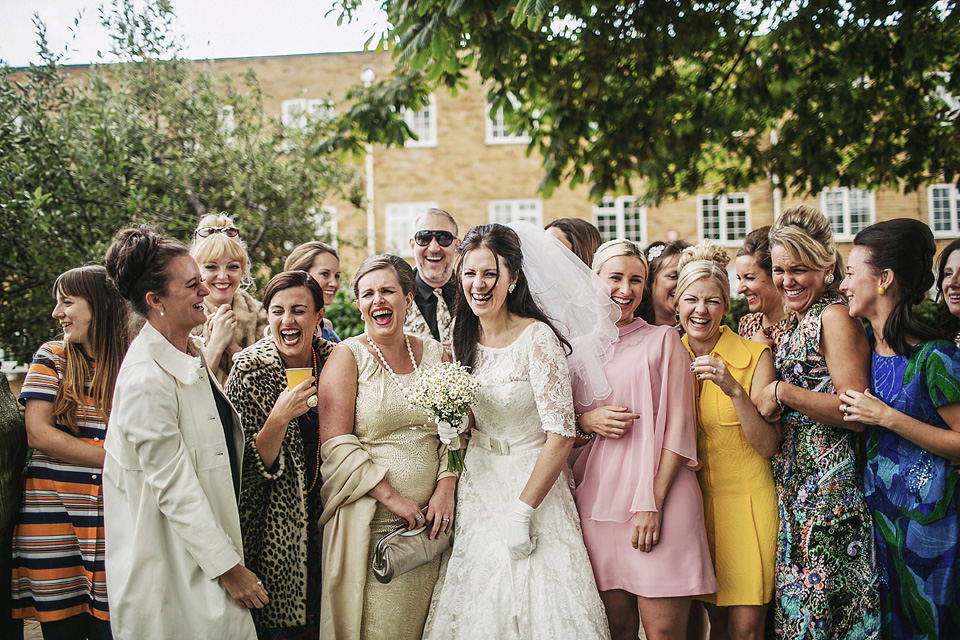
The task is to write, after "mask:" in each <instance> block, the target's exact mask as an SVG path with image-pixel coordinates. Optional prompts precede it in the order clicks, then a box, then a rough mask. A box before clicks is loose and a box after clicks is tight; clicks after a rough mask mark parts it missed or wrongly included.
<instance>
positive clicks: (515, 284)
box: [507, 282, 517, 293]
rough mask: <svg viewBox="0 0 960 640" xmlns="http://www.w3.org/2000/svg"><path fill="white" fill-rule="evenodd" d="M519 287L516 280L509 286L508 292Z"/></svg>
mask: <svg viewBox="0 0 960 640" xmlns="http://www.w3.org/2000/svg"><path fill="white" fill-rule="evenodd" d="M516 289H517V283H516V282H514V283H513V284H511V285H510V286H509V287H507V293H513V292H514V291H516Z"/></svg>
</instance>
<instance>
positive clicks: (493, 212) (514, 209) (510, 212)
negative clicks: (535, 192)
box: [487, 198, 543, 227]
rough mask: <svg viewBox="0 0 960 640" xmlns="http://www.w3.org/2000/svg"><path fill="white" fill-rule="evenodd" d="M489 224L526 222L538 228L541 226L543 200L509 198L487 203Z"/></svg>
mask: <svg viewBox="0 0 960 640" xmlns="http://www.w3.org/2000/svg"><path fill="white" fill-rule="evenodd" d="M487 219H488V221H489V222H491V223H493V222H498V223H500V224H509V223H511V222H515V221H517V220H526V221H528V222H531V223H533V224H535V225H537V226H538V227H542V226H543V200H541V199H540V198H511V199H503V200H490V201H488V202H487Z"/></svg>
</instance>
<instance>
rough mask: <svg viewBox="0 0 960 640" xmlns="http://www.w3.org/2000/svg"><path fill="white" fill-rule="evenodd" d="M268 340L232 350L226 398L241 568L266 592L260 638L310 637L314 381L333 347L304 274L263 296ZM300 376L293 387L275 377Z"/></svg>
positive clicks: (315, 505)
mask: <svg viewBox="0 0 960 640" xmlns="http://www.w3.org/2000/svg"><path fill="white" fill-rule="evenodd" d="M263 302H264V306H265V307H266V308H267V316H268V317H269V319H270V335H269V336H267V337H265V338H262V339H260V340H259V341H257V342H256V343H254V344H252V345H251V346H249V347H247V348H245V349H244V350H243V351H241V352H240V353H239V354H238V355H237V357H236V359H235V362H234V366H233V370H232V371H231V372H230V377H229V378H228V379H227V386H226V389H227V397H228V398H229V399H230V401H231V402H233V403H234V405H235V406H236V407H237V411H238V412H239V413H240V418H241V421H242V423H243V431H244V456H243V483H242V489H241V492H240V529H241V531H242V532H243V551H244V558H245V559H246V562H247V566H249V567H250V569H251V570H252V571H253V572H255V573H256V574H257V575H258V576H260V579H261V580H262V581H263V584H264V586H265V588H266V590H267V593H269V594H270V601H269V602H268V603H267V605H266V606H265V607H264V608H262V609H258V610H256V611H255V612H254V614H253V618H254V621H255V622H256V624H257V628H258V632H259V633H260V634H261V636H266V637H270V638H281V637H297V635H296V634H306V635H308V636H309V635H310V634H311V633H312V634H313V636H314V637H316V634H317V628H318V625H319V619H318V613H319V609H320V599H319V598H320V591H319V588H320V529H319V527H318V526H317V524H316V523H317V520H318V519H319V517H320V481H319V475H320V467H319V465H320V460H319V458H320V456H319V451H320V435H319V428H320V425H319V417H318V412H317V395H316V394H317V377H318V376H319V374H320V371H322V370H323V367H324V364H325V363H326V361H327V358H328V356H329V355H330V352H331V351H333V344H331V343H329V342H327V341H326V340H323V339H322V338H319V337H317V336H316V335H315V331H316V328H317V326H319V324H320V323H321V322H322V320H323V309H324V307H323V291H322V290H321V288H320V285H319V284H318V283H317V281H316V280H314V278H312V277H311V276H310V275H309V274H308V273H306V272H305V271H287V272H284V273H280V274H278V275H276V276H274V277H273V278H272V279H271V280H270V282H269V283H268V284H267V287H266V289H264V292H263ZM288 368H300V369H309V370H310V375H309V376H308V377H307V378H306V379H305V380H303V381H302V382H300V383H299V384H298V385H296V386H295V387H292V388H291V387H290V386H289V385H288V382H287V376H286V374H285V369H288Z"/></svg>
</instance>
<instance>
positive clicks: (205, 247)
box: [190, 213, 253, 289]
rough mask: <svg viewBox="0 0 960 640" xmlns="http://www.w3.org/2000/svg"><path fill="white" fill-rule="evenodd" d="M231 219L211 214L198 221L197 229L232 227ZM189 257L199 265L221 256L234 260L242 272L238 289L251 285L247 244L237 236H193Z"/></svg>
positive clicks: (247, 287)
mask: <svg viewBox="0 0 960 640" xmlns="http://www.w3.org/2000/svg"><path fill="white" fill-rule="evenodd" d="M232 226H234V224H233V219H232V218H230V216H228V215H227V214H225V213H211V214H208V215H205V216H203V218H201V219H200V224H198V225H197V229H202V228H203V227H216V228H220V229H222V228H224V227H232ZM190 255H192V256H193V257H194V259H195V260H196V261H197V262H198V263H199V264H201V265H202V264H206V263H208V262H214V261H216V260H219V259H220V258H222V257H223V256H226V257H228V258H230V259H231V260H236V261H238V262H239V263H240V270H241V271H243V277H242V278H241V279H240V288H241V289H249V288H250V287H251V286H252V285H253V278H252V277H251V276H250V256H249V254H247V243H246V242H244V241H243V240H241V239H240V236H239V235H237V236H235V237H233V238H231V237H229V236H227V235H226V234H224V233H211V234H210V235H209V236H207V237H206V238H201V237H199V236H197V235H196V234H194V237H193V244H191V245H190Z"/></svg>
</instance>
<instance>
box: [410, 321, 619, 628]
mask: <svg viewBox="0 0 960 640" xmlns="http://www.w3.org/2000/svg"><path fill="white" fill-rule="evenodd" d="M477 349H478V353H477V359H476V366H475V367H474V373H475V375H476V376H477V378H478V379H479V381H480V384H481V388H480V394H479V397H478V399H477V401H476V403H475V404H474V405H473V413H474V417H475V419H476V423H475V426H474V432H473V437H472V440H471V442H470V445H469V447H468V448H467V452H466V470H465V471H464V473H463V475H462V476H461V478H460V482H459V485H460V486H459V489H458V494H457V510H456V517H455V520H454V526H455V529H456V538H455V540H454V544H453V552H452V554H451V556H450V561H449V564H448V565H447V570H446V574H445V575H444V576H442V577H441V579H440V581H438V582H437V586H436V588H435V590H434V592H433V600H432V602H431V605H430V613H429V615H428V617H427V624H426V627H425V629H424V633H423V637H424V638H425V639H437V640H440V639H444V640H445V639H447V638H470V639H471V640H474V639H482V638H490V639H495V640H504V639H507V638H517V639H523V640H531V639H540V638H543V639H544V640H547V639H549V640H558V639H563V638H577V639H585V638H609V631H608V626H607V618H606V615H605V613H604V609H603V604H602V603H601V602H600V596H599V594H598V592H597V586H596V583H595V582H594V579H593V570H592V569H591V567H590V560H589V559H588V557H587V552H586V549H585V548H584V546H583V536H582V534H581V533H580V521H579V519H578V516H577V508H576V505H575V504H574V501H573V494H572V489H573V481H572V478H571V475H570V472H569V469H567V468H564V470H563V472H562V473H561V474H560V477H559V478H558V479H557V481H556V483H555V484H554V485H553V487H551V489H550V492H549V493H548V494H547V496H546V497H545V498H544V500H543V502H542V503H541V504H540V506H539V507H538V508H537V509H536V511H535V512H534V514H533V517H532V519H531V533H532V535H533V536H534V537H535V538H536V539H537V546H536V549H534V551H533V553H532V554H531V555H530V556H528V557H527V558H524V559H523V560H512V559H511V558H510V553H509V551H508V550H507V544H506V541H505V540H504V537H503V531H504V527H505V522H506V510H507V507H508V506H509V505H510V504H511V503H512V502H513V501H514V500H516V499H517V498H518V497H519V496H520V492H521V491H522V490H523V487H524V485H526V483H527V480H528V479H529V478H530V474H531V472H532V471H533V466H534V463H535V462H536V460H537V455H538V454H539V453H540V450H541V448H542V447H543V442H544V441H545V439H546V434H545V433H544V432H552V433H559V434H561V435H564V436H567V437H573V436H574V422H573V420H574V414H573V398H572V395H571V391H570V377H569V373H568V370H567V365H566V361H565V357H564V353H563V350H562V349H561V347H560V343H559V341H558V340H557V338H556V336H555V335H554V334H553V332H552V331H551V330H550V328H549V327H548V326H547V325H545V324H543V323H540V322H536V323H533V324H531V325H530V326H529V327H527V328H526V329H525V330H524V332H523V333H522V334H521V335H520V337H519V338H517V339H516V340H515V341H514V342H513V344H511V345H510V346H508V347H505V348H502V349H493V348H488V347H483V346H478V347H477Z"/></svg>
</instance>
